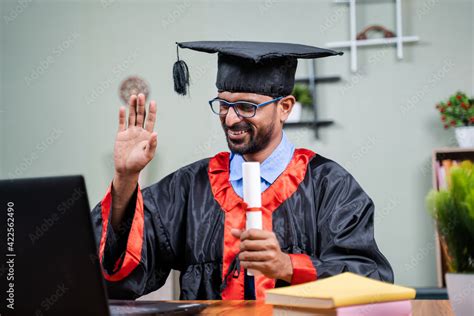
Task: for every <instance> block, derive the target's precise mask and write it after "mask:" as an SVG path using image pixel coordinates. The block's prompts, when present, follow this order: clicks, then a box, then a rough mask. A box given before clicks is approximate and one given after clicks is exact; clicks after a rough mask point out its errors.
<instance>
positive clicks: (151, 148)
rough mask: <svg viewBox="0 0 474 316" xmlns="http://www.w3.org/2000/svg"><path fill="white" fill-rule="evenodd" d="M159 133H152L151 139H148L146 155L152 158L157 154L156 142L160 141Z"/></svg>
mask: <svg viewBox="0 0 474 316" xmlns="http://www.w3.org/2000/svg"><path fill="white" fill-rule="evenodd" d="M157 138H158V135H157V134H156V133H152V134H151V136H150V139H149V140H148V144H147V149H146V155H147V156H148V157H149V158H150V157H153V155H154V154H155V149H156V144H157V143H158V139H157Z"/></svg>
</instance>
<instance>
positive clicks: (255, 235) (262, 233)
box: [240, 228, 273, 240]
mask: <svg viewBox="0 0 474 316" xmlns="http://www.w3.org/2000/svg"><path fill="white" fill-rule="evenodd" d="M272 236H273V233H272V232H270V231H266V230H262V229H254V228H252V229H249V230H246V231H244V232H243V233H242V235H240V240H245V239H251V240H258V239H267V238H271V237H272Z"/></svg>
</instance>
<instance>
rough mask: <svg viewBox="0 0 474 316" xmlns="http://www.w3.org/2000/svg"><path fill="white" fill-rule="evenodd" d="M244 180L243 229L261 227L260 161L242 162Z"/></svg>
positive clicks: (248, 272) (254, 272) (250, 272)
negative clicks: (245, 208) (244, 212)
mask: <svg viewBox="0 0 474 316" xmlns="http://www.w3.org/2000/svg"><path fill="white" fill-rule="evenodd" d="M242 174H243V182H244V202H245V203H246V204H247V206H248V209H247V211H246V222H245V229H246V230H248V229H251V228H255V229H262V226H263V225H262V211H261V207H262V193H261V189H260V163H258V162H244V163H242ZM256 273H257V274H258V271H253V270H247V275H254V274H256Z"/></svg>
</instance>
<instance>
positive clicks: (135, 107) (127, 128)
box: [114, 94, 157, 178]
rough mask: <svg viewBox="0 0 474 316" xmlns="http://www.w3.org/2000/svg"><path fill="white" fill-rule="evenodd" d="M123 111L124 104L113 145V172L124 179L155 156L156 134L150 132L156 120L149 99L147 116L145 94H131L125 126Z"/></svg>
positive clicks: (153, 108)
mask: <svg viewBox="0 0 474 316" xmlns="http://www.w3.org/2000/svg"><path fill="white" fill-rule="evenodd" d="M125 112H126V111H125V107H123V106H122V107H120V110H119V127H118V131H117V136H116V138H115V147H114V163H115V174H116V176H118V177H124V178H129V177H138V174H139V173H140V171H141V170H142V169H143V168H145V166H146V165H147V164H148V163H149V162H150V161H151V160H152V159H153V156H154V155H155V150H156V144H157V134H156V133H155V132H153V127H154V126H155V120H156V102H155V101H153V100H152V101H151V102H150V105H149V111H148V115H147V114H146V110H145V96H144V95H143V94H139V95H138V96H136V95H132V96H131V97H130V100H129V115H128V125H127V123H126V120H125V119H126V114H125Z"/></svg>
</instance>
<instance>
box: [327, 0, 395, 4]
mask: <svg viewBox="0 0 474 316" xmlns="http://www.w3.org/2000/svg"><path fill="white" fill-rule="evenodd" d="M393 1H394V0H357V2H362V3H383V2H393ZM333 2H334V3H343V4H349V3H350V2H351V1H350V0H333Z"/></svg>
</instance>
